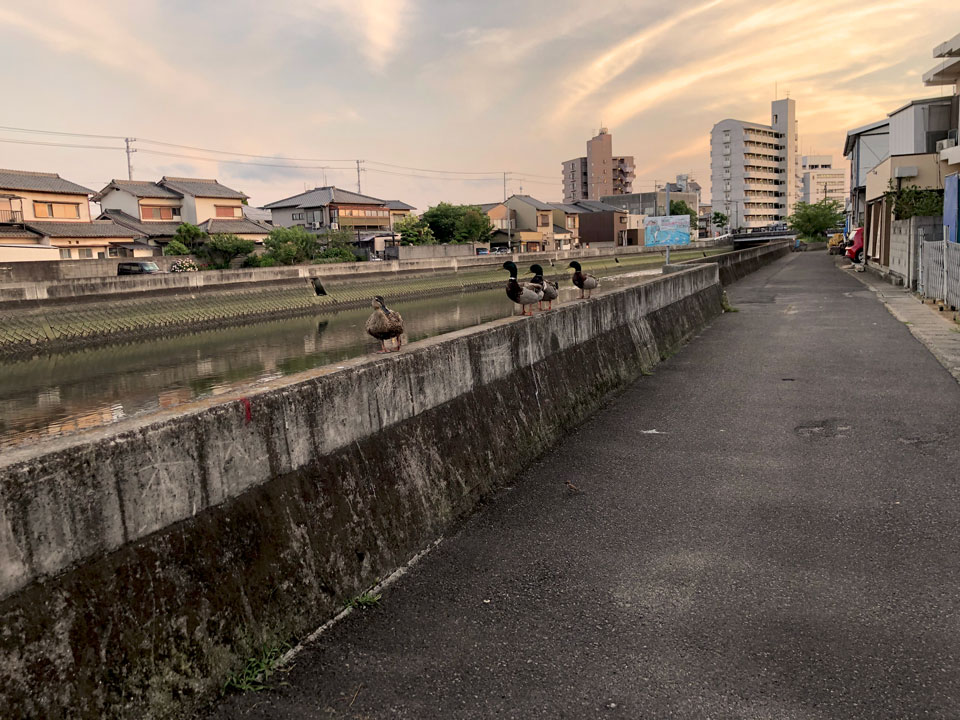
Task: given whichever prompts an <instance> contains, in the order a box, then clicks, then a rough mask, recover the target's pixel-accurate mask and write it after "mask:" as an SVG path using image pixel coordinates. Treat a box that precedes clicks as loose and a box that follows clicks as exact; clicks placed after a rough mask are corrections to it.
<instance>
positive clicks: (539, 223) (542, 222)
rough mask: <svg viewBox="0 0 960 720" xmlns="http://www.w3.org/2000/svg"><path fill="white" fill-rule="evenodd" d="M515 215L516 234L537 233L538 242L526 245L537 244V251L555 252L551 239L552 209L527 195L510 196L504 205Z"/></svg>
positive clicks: (528, 242)
mask: <svg viewBox="0 0 960 720" xmlns="http://www.w3.org/2000/svg"><path fill="white" fill-rule="evenodd" d="M504 205H506V206H507V208H509V209H510V210H512V211H514V212H515V213H516V219H517V232H525V233H538V234H539V235H540V237H539V238H538V240H529V241H526V242H527V244H528V245H534V244H539V247H538V248H537V249H538V250H556V249H557V247H556V241H555V240H554V237H553V207H552V206H551V205H548V204H547V203H545V202H541V201H539V200H537V199H536V198H533V197H530V196H529V195H511V196H510V197H509V198H507V201H506V202H505V203H504Z"/></svg>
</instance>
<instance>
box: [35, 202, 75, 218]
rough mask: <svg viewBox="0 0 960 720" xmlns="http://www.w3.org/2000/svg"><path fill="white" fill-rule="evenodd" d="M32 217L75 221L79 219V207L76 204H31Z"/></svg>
mask: <svg viewBox="0 0 960 720" xmlns="http://www.w3.org/2000/svg"><path fill="white" fill-rule="evenodd" d="M33 214H34V217H38V218H58V219H61V220H63V219H71V220H76V219H78V218H79V217H80V206H79V205H77V204H76V203H56V202H55V203H41V202H36V201H34V203H33Z"/></svg>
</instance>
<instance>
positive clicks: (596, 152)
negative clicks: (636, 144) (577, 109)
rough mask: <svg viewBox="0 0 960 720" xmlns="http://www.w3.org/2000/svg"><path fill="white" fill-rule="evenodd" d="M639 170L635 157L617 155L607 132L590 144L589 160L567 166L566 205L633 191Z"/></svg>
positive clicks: (598, 135)
mask: <svg viewBox="0 0 960 720" xmlns="http://www.w3.org/2000/svg"><path fill="white" fill-rule="evenodd" d="M635 170H636V166H635V165H634V162H633V156H632V155H614V154H613V136H612V135H611V134H610V132H609V131H608V130H607V128H600V132H598V133H597V135H596V136H595V137H593V138H591V139H590V140H587V155H586V157H578V158H573V159H572V160H566V161H564V163H563V201H564V202H565V203H571V202H577V201H579V200H599V199H600V198H601V197H603V196H604V195H623V194H626V193H629V192H631V191H632V190H633V179H634V177H635Z"/></svg>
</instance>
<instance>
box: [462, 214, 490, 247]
mask: <svg viewBox="0 0 960 720" xmlns="http://www.w3.org/2000/svg"><path fill="white" fill-rule="evenodd" d="M491 235H493V223H492V222H490V216H489V215H487V214H486V213H485V212H483V211H482V210H481V209H480V208H479V207H477V206H469V207H467V208H466V210H465V211H464V213H463V215H462V216H461V217H460V222H458V223H457V232H456V236H455V237H456V240H455V242H460V243H483V242H489V241H490V236H491Z"/></svg>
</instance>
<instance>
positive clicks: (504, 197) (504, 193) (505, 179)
mask: <svg viewBox="0 0 960 720" xmlns="http://www.w3.org/2000/svg"><path fill="white" fill-rule="evenodd" d="M503 201H504V202H506V201H507V174H506V173H504V174H503Z"/></svg>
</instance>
